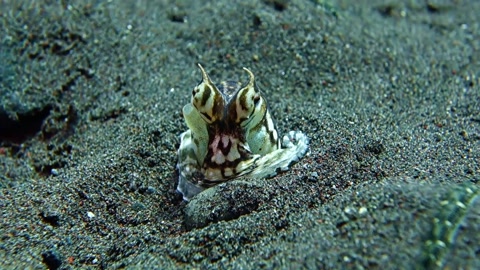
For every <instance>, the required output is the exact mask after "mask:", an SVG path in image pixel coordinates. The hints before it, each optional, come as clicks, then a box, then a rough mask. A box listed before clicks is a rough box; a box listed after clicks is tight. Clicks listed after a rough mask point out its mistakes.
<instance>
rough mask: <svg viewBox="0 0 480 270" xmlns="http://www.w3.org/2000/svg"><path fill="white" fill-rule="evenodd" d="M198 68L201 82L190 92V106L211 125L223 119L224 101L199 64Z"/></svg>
mask: <svg viewBox="0 0 480 270" xmlns="http://www.w3.org/2000/svg"><path fill="white" fill-rule="evenodd" d="M198 67H199V68H200V70H201V72H202V82H201V83H200V84H199V85H197V86H196V87H195V88H194V89H193V91H192V104H193V106H195V108H196V109H197V111H198V112H199V113H200V115H201V116H202V118H203V119H204V120H205V121H206V122H207V123H213V122H215V121H217V120H219V119H222V118H223V111H224V105H225V101H224V99H223V96H222V93H221V92H220V91H219V90H218V88H217V87H216V86H215V85H214V84H213V82H212V80H210V78H209V77H208V75H207V72H205V70H204V69H203V67H202V66H201V65H200V64H198Z"/></svg>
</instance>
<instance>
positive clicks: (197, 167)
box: [177, 64, 308, 200]
mask: <svg viewBox="0 0 480 270" xmlns="http://www.w3.org/2000/svg"><path fill="white" fill-rule="evenodd" d="M198 67H199V68H200V70H201V72H202V82H201V83H200V84H199V85H197V86H196V87H195V88H194V89H193V91H192V100H191V102H190V103H189V104H187V105H185V107H184V108H183V115H184V117H185V122H186V123H187V126H188V128H189V129H188V130H187V131H186V132H184V133H182V134H181V136H180V139H181V142H180V148H179V149H178V156H179V160H178V164H177V168H178V170H179V184H178V187H177V190H178V191H179V192H181V193H182V194H183V197H184V199H185V200H189V199H190V198H192V197H193V196H195V195H196V194H198V193H199V192H201V191H202V190H204V189H205V188H208V187H211V186H214V185H217V184H219V183H222V182H225V181H228V180H231V179H234V178H237V177H239V176H245V175H248V176H252V177H271V176H274V175H275V174H276V173H277V171H278V170H287V169H288V167H289V165H290V164H291V163H292V162H295V161H298V160H299V159H300V158H301V157H303V156H304V155H305V153H306V152H307V150H308V138H307V137H306V136H305V135H304V134H303V133H301V132H292V131H291V132H290V133H289V134H288V135H287V136H285V137H284V138H283V142H282V144H281V143H280V140H279V138H278V132H277V130H276V129H275V125H274V123H273V120H272V118H271V116H270V113H269V112H268V109H267V103H266V101H265V99H264V98H263V97H262V96H261V95H260V92H259V91H258V90H257V89H256V88H255V81H254V78H255V77H254V75H253V73H252V72H251V71H250V70H248V69H246V68H244V70H245V71H246V72H247V73H248V75H249V76H250V80H249V82H248V83H247V84H246V85H245V86H243V87H241V85H240V84H239V83H234V82H222V83H221V84H220V89H219V88H217V87H216V86H215V84H213V82H212V81H211V80H210V78H209V77H208V75H207V73H206V72H205V70H204V69H203V67H202V66H201V65H200V64H199V65H198ZM282 147H283V148H282Z"/></svg>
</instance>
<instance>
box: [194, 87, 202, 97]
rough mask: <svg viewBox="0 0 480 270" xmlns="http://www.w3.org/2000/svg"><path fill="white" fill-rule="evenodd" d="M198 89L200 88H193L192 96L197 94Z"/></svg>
mask: <svg viewBox="0 0 480 270" xmlns="http://www.w3.org/2000/svg"><path fill="white" fill-rule="evenodd" d="M198 91H200V89H198V87H195V88H193V90H192V96H195V95H196V94H198Z"/></svg>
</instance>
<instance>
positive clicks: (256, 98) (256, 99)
mask: <svg viewBox="0 0 480 270" xmlns="http://www.w3.org/2000/svg"><path fill="white" fill-rule="evenodd" d="M252 99H253V103H254V104H255V105H257V104H258V102H259V101H260V95H259V94H256V95H255V96H253V97H252Z"/></svg>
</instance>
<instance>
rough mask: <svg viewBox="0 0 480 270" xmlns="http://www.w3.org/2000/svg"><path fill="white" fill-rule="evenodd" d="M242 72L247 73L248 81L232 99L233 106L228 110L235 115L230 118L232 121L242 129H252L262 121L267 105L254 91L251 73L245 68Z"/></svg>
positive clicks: (253, 77) (257, 92)
mask: <svg viewBox="0 0 480 270" xmlns="http://www.w3.org/2000/svg"><path fill="white" fill-rule="evenodd" d="M243 70H245V71H246V72H247V73H248V75H249V76H250V80H249V82H248V84H247V85H246V86H245V87H243V88H242V89H240V90H239V91H238V92H237V94H236V96H235V97H234V102H235V106H233V107H232V108H231V109H230V110H231V111H232V110H234V112H235V113H234V114H231V116H232V117H234V119H232V120H234V121H235V123H237V124H241V126H242V127H247V126H248V127H253V126H256V125H257V124H258V123H259V122H260V121H261V120H262V119H263V117H264V115H265V113H266V111H267V104H266V102H265V100H264V99H263V97H262V96H261V95H260V92H259V91H257V90H256V89H255V76H254V75H253V73H252V72H251V71H250V70H249V69H247V68H243Z"/></svg>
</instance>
